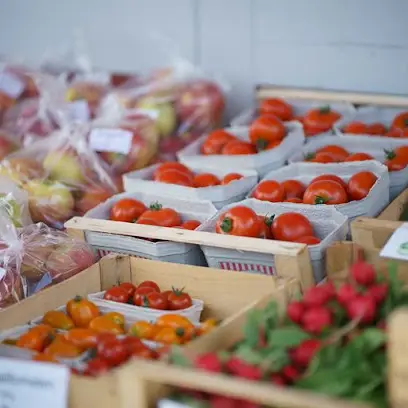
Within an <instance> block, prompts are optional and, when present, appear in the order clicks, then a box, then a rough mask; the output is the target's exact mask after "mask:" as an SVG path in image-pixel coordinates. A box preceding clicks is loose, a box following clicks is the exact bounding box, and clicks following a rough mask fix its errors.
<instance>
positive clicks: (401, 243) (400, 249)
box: [380, 223, 408, 261]
mask: <svg viewBox="0 0 408 408" xmlns="http://www.w3.org/2000/svg"><path fill="white" fill-rule="evenodd" d="M380 256H383V257H384V258H394V259H400V260H402V261H408V223H405V224H403V225H401V227H399V228H397V229H396V230H395V231H394V233H393V234H392V235H391V238H390V239H389V240H388V241H387V243H386V244H385V246H384V248H383V249H382V250H381V252H380Z"/></svg>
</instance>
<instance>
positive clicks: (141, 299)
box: [133, 286, 159, 306]
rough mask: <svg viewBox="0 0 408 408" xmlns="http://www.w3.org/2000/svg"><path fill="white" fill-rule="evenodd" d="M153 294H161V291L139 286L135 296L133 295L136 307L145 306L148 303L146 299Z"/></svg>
mask: <svg viewBox="0 0 408 408" xmlns="http://www.w3.org/2000/svg"><path fill="white" fill-rule="evenodd" d="M151 292H159V291H158V290H156V289H155V288H152V287H150V286H139V287H138V288H137V289H136V291H135V294H134V295H133V303H134V304H135V305H136V306H144V305H145V302H146V300H145V298H146V296H147V295H148V294H149V293H151Z"/></svg>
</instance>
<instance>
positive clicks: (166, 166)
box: [153, 162, 193, 180]
mask: <svg viewBox="0 0 408 408" xmlns="http://www.w3.org/2000/svg"><path fill="white" fill-rule="evenodd" d="M168 170H177V171H179V172H181V173H184V174H186V175H187V176H189V177H190V178H191V179H192V178H193V173H192V171H191V170H190V169H189V168H188V167H187V166H185V165H184V164H181V163H178V162H166V163H163V164H160V165H159V167H157V169H156V171H155V172H154V175H153V179H154V180H157V177H158V176H159V175H160V173H163V172H166V171H168Z"/></svg>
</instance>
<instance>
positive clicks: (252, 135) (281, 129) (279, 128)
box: [249, 115, 286, 151]
mask: <svg viewBox="0 0 408 408" xmlns="http://www.w3.org/2000/svg"><path fill="white" fill-rule="evenodd" d="M285 134H286V129H285V125H284V124H283V123H282V121H281V120H280V119H278V118H277V117H276V116H274V115H265V116H260V117H259V118H257V119H255V120H254V121H253V122H252V123H251V125H250V126H249V140H250V141H251V143H252V144H253V145H254V146H256V148H257V150H258V151H259V150H265V148H266V146H267V145H268V143H270V142H273V141H275V140H282V139H283V138H284V137H285Z"/></svg>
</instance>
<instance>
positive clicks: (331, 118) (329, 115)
mask: <svg viewBox="0 0 408 408" xmlns="http://www.w3.org/2000/svg"><path fill="white" fill-rule="evenodd" d="M340 118H341V115H340V114H339V113H338V112H336V111H334V110H332V109H330V106H323V107H321V108H318V109H311V110H310V111H309V112H307V113H306V115H305V116H304V118H303V125H304V128H305V133H306V135H308V136H314V135H317V134H319V133H322V132H326V131H328V130H330V129H331V128H332V127H333V125H334V124H335V123H336V122H337V121H338V120H339V119H340Z"/></svg>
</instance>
